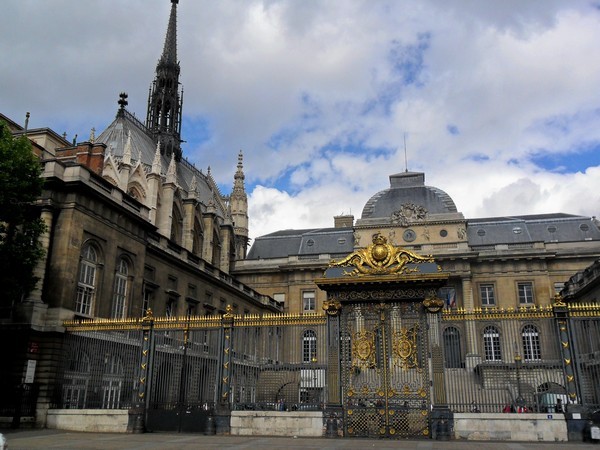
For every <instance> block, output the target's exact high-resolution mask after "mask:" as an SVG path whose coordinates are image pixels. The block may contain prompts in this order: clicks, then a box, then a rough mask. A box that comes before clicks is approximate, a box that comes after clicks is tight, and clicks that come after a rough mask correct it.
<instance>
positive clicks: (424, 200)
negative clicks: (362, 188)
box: [361, 172, 457, 219]
mask: <svg viewBox="0 0 600 450" xmlns="http://www.w3.org/2000/svg"><path fill="white" fill-rule="evenodd" d="M403 205H415V206H417V207H422V208H424V210H425V212H426V213H427V214H445V213H455V212H457V210H456V205H455V204H454V201H453V200H452V198H450V196H449V195H448V194H446V193H445V192H444V191H442V190H440V189H438V188H435V187H431V186H425V174H424V173H421V172H404V173H397V174H395V175H390V188H389V189H385V190H383V191H379V192H378V193H377V194H375V195H374V196H373V197H371V198H370V199H369V201H368V202H367V203H366V204H365V207H364V208H363V211H362V216H361V218H362V219H371V218H377V217H390V216H391V215H392V214H394V213H395V212H397V211H398V210H399V209H401V207H402V206H403Z"/></svg>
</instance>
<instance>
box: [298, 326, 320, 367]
mask: <svg viewBox="0 0 600 450" xmlns="http://www.w3.org/2000/svg"><path fill="white" fill-rule="evenodd" d="M316 359H317V333H315V332H314V331H313V330H306V331H305V332H304V333H303V334H302V362H304V363H310V362H313V361H315V360H316Z"/></svg>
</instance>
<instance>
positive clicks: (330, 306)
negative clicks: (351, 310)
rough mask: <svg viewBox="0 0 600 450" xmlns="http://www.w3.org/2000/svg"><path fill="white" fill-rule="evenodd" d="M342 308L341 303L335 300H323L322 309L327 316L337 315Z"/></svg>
mask: <svg viewBox="0 0 600 450" xmlns="http://www.w3.org/2000/svg"><path fill="white" fill-rule="evenodd" d="M341 309H342V304H341V303H340V302H339V301H337V300H325V301H324V302H323V310H324V311H325V312H326V313H327V315H328V316H337V315H338V314H339V313H340V310H341Z"/></svg>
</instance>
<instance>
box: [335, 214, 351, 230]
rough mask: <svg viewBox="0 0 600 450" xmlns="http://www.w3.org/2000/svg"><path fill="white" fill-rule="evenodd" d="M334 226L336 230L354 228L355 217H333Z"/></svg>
mask: <svg viewBox="0 0 600 450" xmlns="http://www.w3.org/2000/svg"><path fill="white" fill-rule="evenodd" d="M333 226H334V227H335V228H352V227H353V226H354V216H353V215H341V216H334V217H333Z"/></svg>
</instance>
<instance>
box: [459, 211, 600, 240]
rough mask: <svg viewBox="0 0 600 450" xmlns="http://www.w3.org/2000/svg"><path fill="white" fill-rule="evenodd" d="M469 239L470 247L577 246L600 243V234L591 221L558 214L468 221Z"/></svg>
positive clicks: (583, 217)
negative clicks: (532, 244)
mask: <svg viewBox="0 0 600 450" xmlns="http://www.w3.org/2000/svg"><path fill="white" fill-rule="evenodd" d="M467 236H468V239H469V244H470V245H495V244H516V243H525V242H577V241H586V240H594V241H595V240H600V230H599V229H598V226H597V225H596V224H595V223H594V221H592V219H591V218H590V217H585V216H577V215H572V214H564V213H556V214H535V215H531V216H512V217H510V216H509V217H492V218H480V219H468V220H467Z"/></svg>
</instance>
